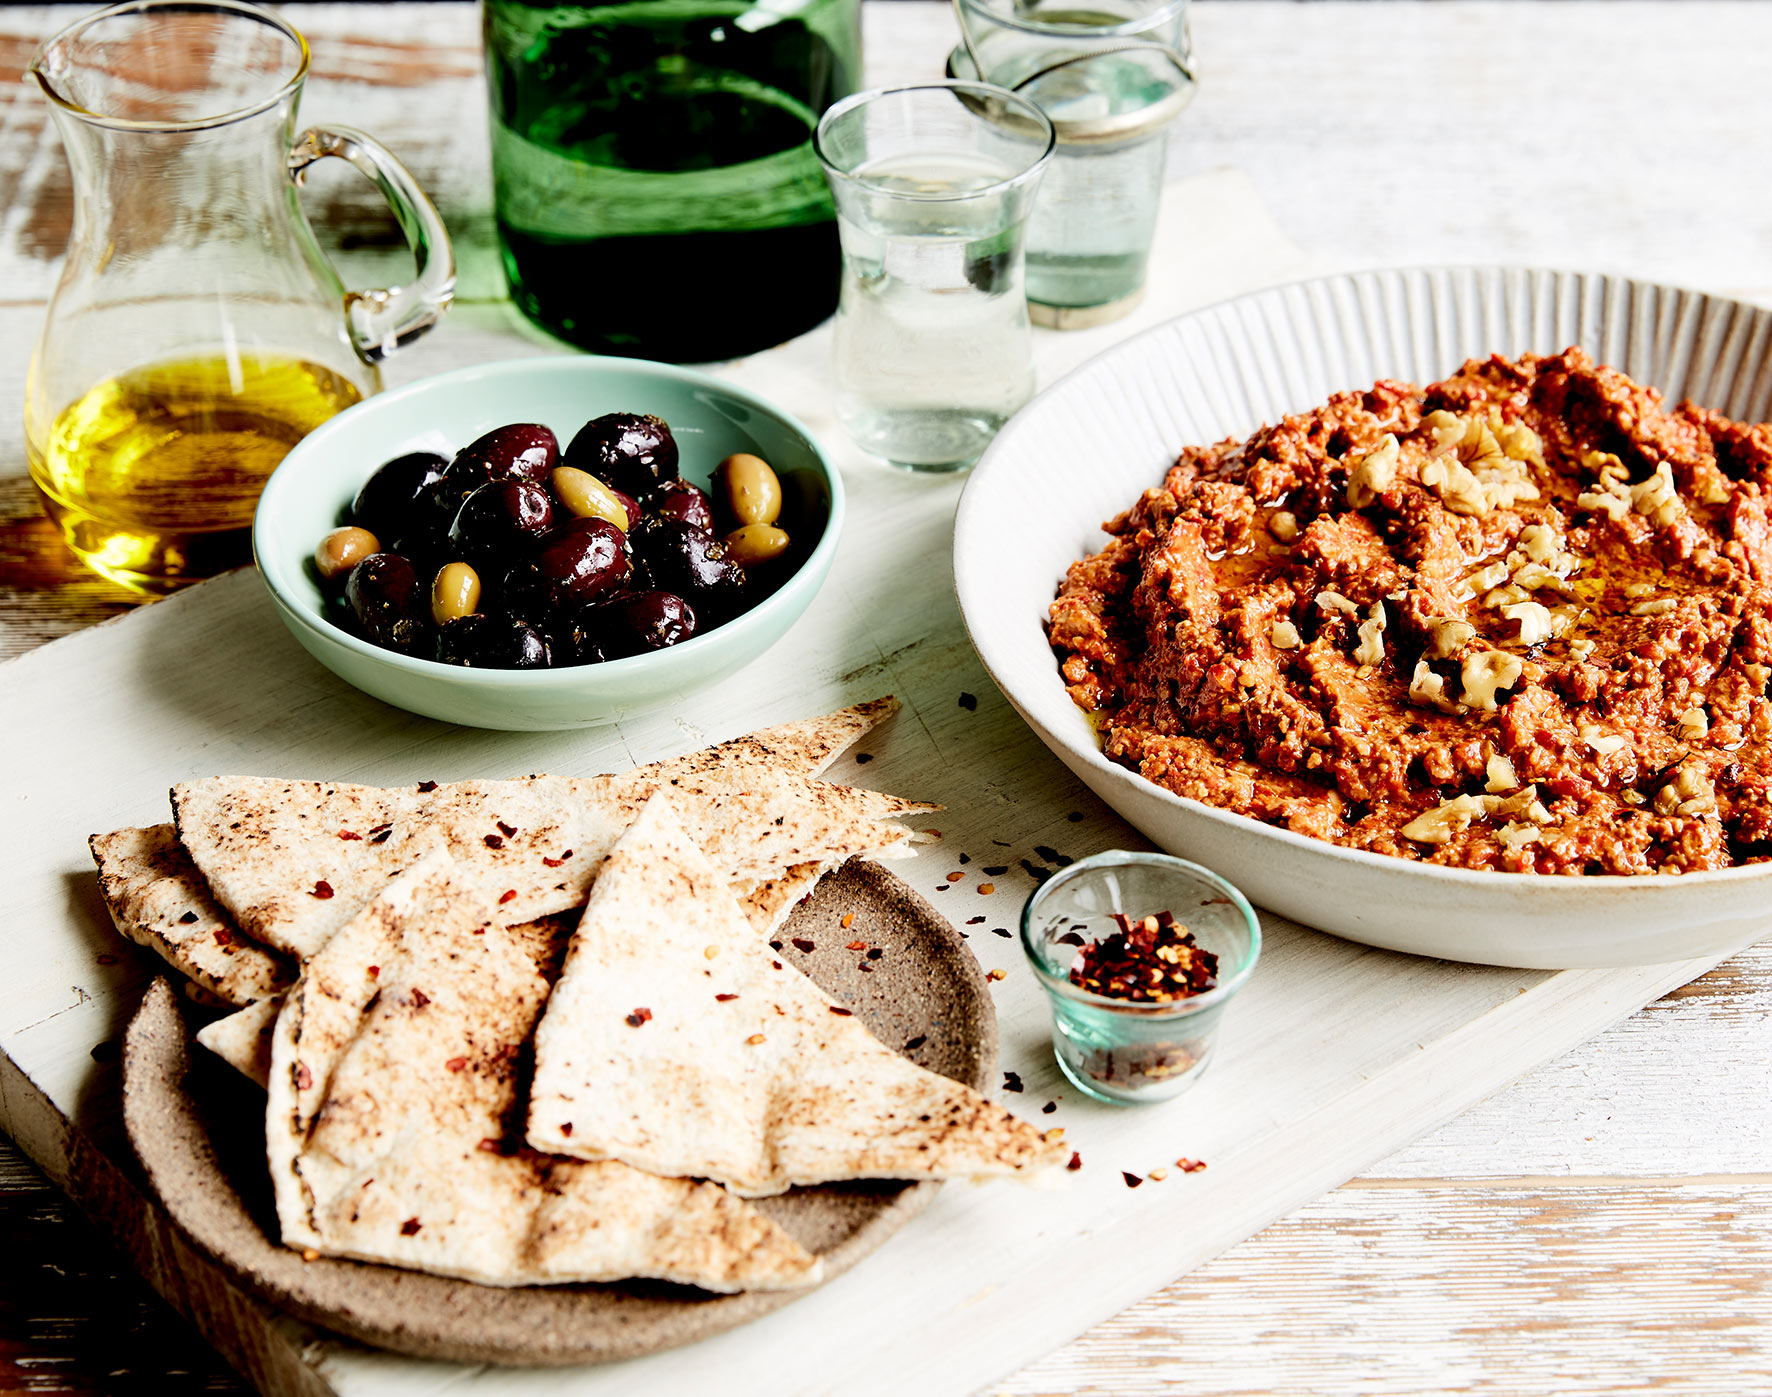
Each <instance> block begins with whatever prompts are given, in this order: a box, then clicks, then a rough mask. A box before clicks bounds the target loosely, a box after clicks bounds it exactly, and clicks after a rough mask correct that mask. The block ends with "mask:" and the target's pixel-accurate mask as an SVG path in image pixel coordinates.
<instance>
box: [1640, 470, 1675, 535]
mask: <svg viewBox="0 0 1772 1397" xmlns="http://www.w3.org/2000/svg"><path fill="white" fill-rule="evenodd" d="M1630 505H1631V508H1632V509H1634V510H1635V511H1636V512H1637V513H1638V514H1642V515H1646V516H1647V517H1648V518H1649V519H1650V520H1651V521H1652V522H1653V523H1654V524H1656V525H1657V526H1658V527H1660V528H1666V527H1667V526H1668V525H1670V524H1672V523H1673V522H1674V521H1675V520H1677V519H1678V518H1679V517H1680V515H1681V513H1682V512H1683V508H1682V506H1681V504H1680V492H1679V488H1678V487H1677V486H1676V485H1675V484H1674V471H1673V467H1672V466H1670V465H1668V463H1667V462H1666V461H1663V462H1662V463H1661V464H1660V465H1659V466H1657V467H1656V468H1655V474H1654V475H1652V476H1650V477H1649V478H1648V479H1647V480H1640V481H1638V482H1637V483H1636V484H1635V485H1633V486H1631V487H1630Z"/></svg>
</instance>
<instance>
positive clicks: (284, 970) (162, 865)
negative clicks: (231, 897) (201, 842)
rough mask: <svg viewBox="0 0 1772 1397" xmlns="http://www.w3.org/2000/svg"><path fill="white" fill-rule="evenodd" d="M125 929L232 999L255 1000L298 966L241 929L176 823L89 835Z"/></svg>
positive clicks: (110, 903) (102, 882)
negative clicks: (206, 880) (211, 892)
mask: <svg viewBox="0 0 1772 1397" xmlns="http://www.w3.org/2000/svg"><path fill="white" fill-rule="evenodd" d="M88 844H89V845H90V847H91V849H92V861H93V862H94V863H96V864H97V865H98V885H99V891H100V892H102V893H103V894H104V899H105V905H106V906H107V907H109V908H110V909H111V920H112V921H114V922H115V923H116V924H117V930H118V931H120V932H122V933H123V935H124V936H126V937H128V938H129V939H130V940H131V941H133V942H135V943H136V944H137V945H138V946H146V947H147V948H148V949H149V950H151V951H155V952H158V954H159V955H160V957H161V958H162V959H163V960H165V961H166V963H167V964H168V965H171V966H173V967H174V968H175V969H177V970H180V971H182V972H183V973H184V974H186V975H188V976H189V977H190V978H191V979H192V980H194V981H195V982H196V983H197V984H198V985H200V986H202V987H203V988H204V989H206V990H208V991H209V992H210V993H211V994H213V995H215V996H216V997H217V998H218V999H220V1000H221V1001H223V1002H224V1003H227V1004H235V1005H239V1004H250V1003H252V1002H253V1001H254V1000H257V999H263V998H264V997H265V996H266V995H270V994H275V993H277V992H278V991H279V990H281V989H283V988H284V987H285V986H286V985H288V984H290V983H291V982H292V981H293V980H294V979H295V967H294V966H293V965H292V964H291V963H290V962H289V960H288V959H287V958H286V957H284V956H281V955H278V954H277V953H276V952H275V951H273V950H271V949H270V948H269V947H266V946H262V945H259V944H258V943H257V942H254V941H252V940H249V939H248V938H247V937H245V936H243V935H241V933H240V931H239V930H238V929H237V928H236V927H235V926H234V924H233V923H232V922H231V921H230V920H229V919H228V917H227V914H226V913H224V912H223V911H222V909H221V908H220V907H218V906H217V905H216V902H215V899H214V898H212V897H211V896H210V895H209V888H208V886H207V885H206V884H205V883H204V881H203V875H202V874H201V873H199V872H198V871H197V867H196V865H195V864H193V863H192V862H191V859H190V856H189V855H188V854H186V853H185V851H184V848H183V847H182V846H181V845H180V844H179V842H178V835H177V834H176V833H175V832H174V830H173V827H172V826H171V825H152V826H150V827H149V828H147V829H120V830H116V831H114V832H112V833H110V834H95V835H93V836H92V838H91V839H90V840H89V841H88Z"/></svg>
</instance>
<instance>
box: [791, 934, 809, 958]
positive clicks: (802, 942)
mask: <svg viewBox="0 0 1772 1397" xmlns="http://www.w3.org/2000/svg"><path fill="white" fill-rule="evenodd" d="M794 949H795V950H797V951H805V952H807V953H809V954H810V952H811V951H812V949H813V946H812V943H811V942H810V941H808V940H807V939H806V938H805V937H804V936H796V937H795V938H794Z"/></svg>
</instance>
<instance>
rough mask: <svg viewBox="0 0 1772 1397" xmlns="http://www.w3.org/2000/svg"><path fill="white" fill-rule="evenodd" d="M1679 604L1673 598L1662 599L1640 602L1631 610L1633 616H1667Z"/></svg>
mask: <svg viewBox="0 0 1772 1397" xmlns="http://www.w3.org/2000/svg"><path fill="white" fill-rule="evenodd" d="M1678 605H1679V603H1678V602H1677V601H1675V600H1674V599H1673V598H1672V597H1662V598H1660V599H1659V600H1657V601H1640V602H1638V603H1637V604H1636V605H1635V606H1633V607H1632V608H1631V609H1630V614H1631V615H1632V616H1665V615H1667V613H1668V612H1670V611H1672V610H1673V609H1674V608H1675V607H1676V606H1678Z"/></svg>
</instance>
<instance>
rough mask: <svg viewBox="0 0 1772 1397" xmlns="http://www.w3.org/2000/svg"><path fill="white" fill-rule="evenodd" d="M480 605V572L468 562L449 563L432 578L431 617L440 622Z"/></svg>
mask: <svg viewBox="0 0 1772 1397" xmlns="http://www.w3.org/2000/svg"><path fill="white" fill-rule="evenodd" d="M479 609H480V574H479V573H477V572H475V571H474V570H473V569H472V568H471V567H469V566H468V565H467V564H466V563H445V564H444V565H443V566H442V567H441V568H439V569H438V571H437V576H436V578H435V579H434V580H433V581H432V582H431V619H432V620H433V621H435V622H436V623H437V624H438V625H439V626H441V625H444V624H445V623H446V622H449V621H455V620H459V619H460V618H461V617H463V616H472V615H473V614H474V613H475V612H476V611H478V610H479Z"/></svg>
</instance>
